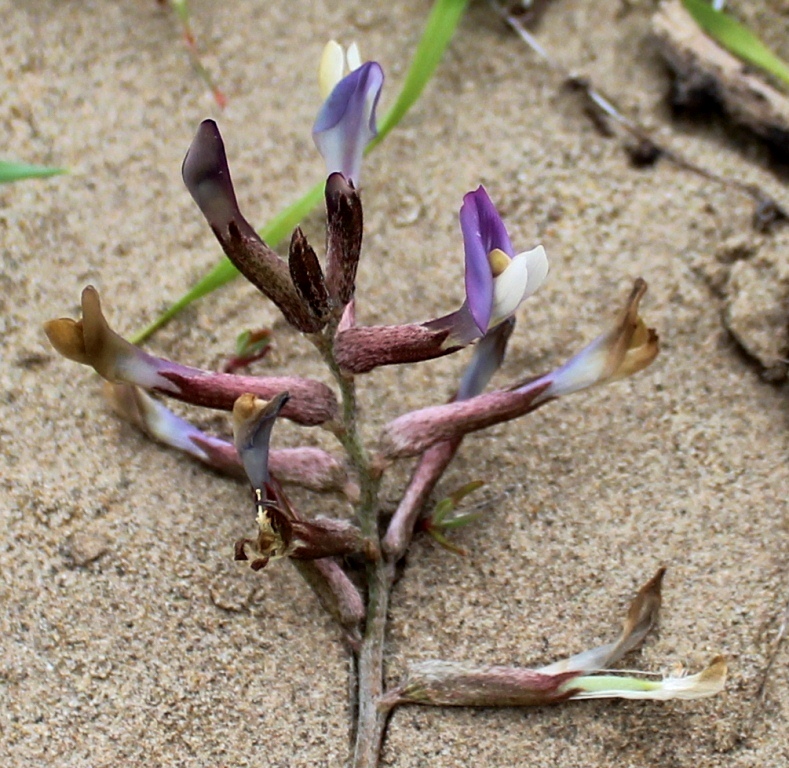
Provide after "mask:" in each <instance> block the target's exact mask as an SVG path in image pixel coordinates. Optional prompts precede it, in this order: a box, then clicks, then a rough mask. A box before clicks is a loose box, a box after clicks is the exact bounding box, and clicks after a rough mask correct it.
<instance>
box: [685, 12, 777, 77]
mask: <svg viewBox="0 0 789 768" xmlns="http://www.w3.org/2000/svg"><path fill="white" fill-rule="evenodd" d="M682 4H683V5H684V6H685V8H686V9H687V10H688V13H690V15H691V16H693V19H694V20H695V22H696V23H697V24H698V25H699V26H700V27H701V28H702V29H703V30H704V31H705V32H706V33H707V34H708V35H709V36H710V37H711V38H713V39H714V40H717V41H718V42H719V43H720V44H721V45H722V46H723V47H724V48H726V49H727V50H728V51H730V52H731V53H733V54H734V55H735V56H737V58H739V59H742V60H743V61H745V62H747V63H748V64H753V65H754V66H755V67H759V68H760V69H763V70H764V71H765V72H768V73H769V74H771V75H774V76H775V77H777V78H778V79H779V80H782V81H783V82H784V83H786V84H789V66H787V65H786V64H785V63H784V62H783V61H781V59H779V58H778V57H777V56H776V55H775V54H774V53H773V52H772V51H771V50H770V49H769V48H768V47H767V46H766V45H765V44H764V43H763V42H762V41H761V40H760V39H759V38H758V37H757V36H756V35H755V34H754V33H753V32H751V31H750V30H749V29H748V28H747V27H744V26H743V25H742V24H740V23H739V22H738V21H735V20H734V19H733V18H732V17H731V16H728V15H727V14H725V13H724V12H723V11H716V10H715V9H714V8H713V7H712V6H710V5H708V4H707V3H706V2H705V1H704V0H682Z"/></svg>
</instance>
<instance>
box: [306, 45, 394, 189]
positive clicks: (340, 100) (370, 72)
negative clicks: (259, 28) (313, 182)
mask: <svg viewBox="0 0 789 768" xmlns="http://www.w3.org/2000/svg"><path fill="white" fill-rule="evenodd" d="M346 65H347V69H348V70H349V73H348V74H347V75H345V76H344V77H343V74H344V72H345V70H346ZM318 81H319V85H320V89H321V96H322V97H323V98H324V102H323V106H322V107H321V109H320V111H319V112H318V117H317V119H316V120H315V125H314V126H313V129H312V138H313V140H314V141H315V145H316V146H317V147H318V151H319V152H320V153H321V154H322V155H323V159H324V160H325V161H326V170H327V175H331V174H332V173H341V174H342V175H343V176H345V178H346V179H348V180H349V181H351V182H353V184H354V186H356V187H358V186H359V177H360V172H361V166H362V155H363V154H364V150H365V149H366V147H367V145H368V144H369V143H370V141H372V139H374V138H375V136H376V135H377V133H378V129H377V127H376V121H375V109H376V106H377V105H378V99H379V97H380V95H381V88H382V87H383V84H384V73H383V70H382V69H381V65H380V64H378V63H377V62H375V61H368V62H365V63H364V64H362V63H361V59H360V57H359V50H358V48H357V47H356V45H355V44H354V45H352V46H351V47H350V48H349V49H348V52H347V53H346V54H344V53H343V50H342V47H341V46H340V45H338V44H337V43H336V42H334V41H331V42H330V43H328V45H327V46H326V48H325V49H324V52H323V57H322V58H321V66H320V70H319V74H318Z"/></svg>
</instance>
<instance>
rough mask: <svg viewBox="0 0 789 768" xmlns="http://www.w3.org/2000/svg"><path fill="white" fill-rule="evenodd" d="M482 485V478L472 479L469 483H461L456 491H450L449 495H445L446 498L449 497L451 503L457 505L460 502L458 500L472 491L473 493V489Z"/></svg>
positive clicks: (475, 489)
mask: <svg viewBox="0 0 789 768" xmlns="http://www.w3.org/2000/svg"><path fill="white" fill-rule="evenodd" d="M483 485H485V481H484V480H472V481H471V482H470V483H466V484H465V485H462V486H461V487H460V488H458V489H457V490H456V491H453V492H452V493H450V494H449V496H447V498H448V499H450V500H451V501H452V503H453V504H454V505H455V506H456V507H457V505H458V504H460V502H461V501H463V499H465V498H466V496H470V495H471V494H472V493H474V491H477V490H479V489H480V488H482V486H483Z"/></svg>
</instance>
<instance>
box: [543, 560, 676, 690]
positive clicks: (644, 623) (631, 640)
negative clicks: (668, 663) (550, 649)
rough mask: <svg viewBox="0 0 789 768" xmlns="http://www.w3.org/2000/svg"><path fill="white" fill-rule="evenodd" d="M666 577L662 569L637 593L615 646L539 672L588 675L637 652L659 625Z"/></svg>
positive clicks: (608, 644) (598, 649) (594, 651)
mask: <svg viewBox="0 0 789 768" xmlns="http://www.w3.org/2000/svg"><path fill="white" fill-rule="evenodd" d="M665 573H666V569H665V568H659V569H658V571H657V573H655V575H654V576H653V577H652V578H651V579H650V580H649V581H648V582H647V583H646V584H644V585H643V586H642V587H641V589H639V590H638V593H637V594H636V596H635V598H634V599H633V602H632V603H631V604H630V607H629V608H628V611H627V617H626V619H625V622H624V625H623V627H622V632H621V634H620V635H619V637H618V639H617V640H616V641H615V642H613V643H607V644H606V645H600V646H598V647H597V648H591V649H590V650H588V651H583V652H582V653H577V654H576V655H575V656H571V657H570V658H568V659H562V660H561V661H556V662H554V663H553V664H549V665H548V666H547V667H542V668H540V669H538V670H537V671H538V672H541V673H543V674H547V675H555V674H558V673H560V672H581V673H586V674H589V673H591V672H596V671H597V670H600V669H605V668H606V667H609V666H610V665H611V664H614V663H616V662H617V661H619V659H621V658H622V657H623V656H624V655H625V654H626V653H629V652H630V651H632V650H633V649H634V648H637V647H638V646H639V645H640V644H641V643H642V642H643V640H644V638H645V637H646V636H647V634H648V633H649V631H650V630H651V629H652V627H654V626H655V624H656V623H657V620H658V614H659V613H660V604H661V600H662V598H661V587H662V584H663V576H664V575H665Z"/></svg>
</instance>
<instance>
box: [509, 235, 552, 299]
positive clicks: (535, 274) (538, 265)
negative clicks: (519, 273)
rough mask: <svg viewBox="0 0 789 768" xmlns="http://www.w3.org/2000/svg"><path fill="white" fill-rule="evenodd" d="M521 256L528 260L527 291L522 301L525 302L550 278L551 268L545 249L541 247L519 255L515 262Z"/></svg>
mask: <svg viewBox="0 0 789 768" xmlns="http://www.w3.org/2000/svg"><path fill="white" fill-rule="evenodd" d="M521 256H524V257H525V259H526V272H527V275H528V280H527V282H526V290H525V291H524V292H523V296H521V301H525V300H526V299H528V298H529V296H531V295H532V294H533V293H535V292H536V290H537V289H538V288H539V287H540V286H541V285H542V284H543V283H544V282H545V278H546V277H548V269H549V267H548V256H547V254H546V253H545V248H543V247H542V246H541V245H538V246H537V247H536V248H532V249H531V250H530V251H524V252H523V253H519V254H518V255H517V256H516V257H515V258H514V259H513V261H516V260H517V259H519V258H520V257H521Z"/></svg>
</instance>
